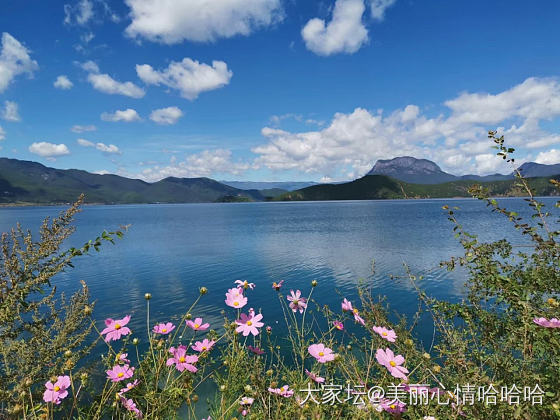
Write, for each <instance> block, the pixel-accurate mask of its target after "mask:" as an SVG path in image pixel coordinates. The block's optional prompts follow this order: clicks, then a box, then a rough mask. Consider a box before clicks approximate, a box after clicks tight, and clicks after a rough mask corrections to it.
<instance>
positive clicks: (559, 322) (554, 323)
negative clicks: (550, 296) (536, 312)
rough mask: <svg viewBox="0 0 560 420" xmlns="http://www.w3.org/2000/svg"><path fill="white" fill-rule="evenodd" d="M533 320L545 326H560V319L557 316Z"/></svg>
mask: <svg viewBox="0 0 560 420" xmlns="http://www.w3.org/2000/svg"><path fill="white" fill-rule="evenodd" d="M533 322H534V323H535V324H537V325H540V326H541V327H545V328H560V320H559V319H556V318H551V319H546V318H535V319H533Z"/></svg>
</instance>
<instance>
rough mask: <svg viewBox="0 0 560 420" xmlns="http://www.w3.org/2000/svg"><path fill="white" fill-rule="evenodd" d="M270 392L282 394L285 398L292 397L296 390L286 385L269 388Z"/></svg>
mask: <svg viewBox="0 0 560 420" xmlns="http://www.w3.org/2000/svg"><path fill="white" fill-rule="evenodd" d="M268 392H270V393H272V394H276V395H281V396H282V397H285V398H290V397H291V396H292V395H294V391H293V390H292V389H290V387H289V386H288V385H284V386H283V387H281V388H268Z"/></svg>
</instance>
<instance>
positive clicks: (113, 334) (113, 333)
mask: <svg viewBox="0 0 560 420" xmlns="http://www.w3.org/2000/svg"><path fill="white" fill-rule="evenodd" d="M128 321H130V315H127V316H125V317H124V318H123V319H116V320H114V319H111V318H107V319H106V320H105V325H106V326H107V327H106V328H105V329H104V330H103V331H101V335H105V334H107V335H106V336H105V341H107V342H109V341H111V340H118V339H120V338H121V337H122V336H123V335H127V334H130V333H131V332H132V331H130V328H128V327H125V325H126V324H128Z"/></svg>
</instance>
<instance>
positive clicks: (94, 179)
mask: <svg viewBox="0 0 560 420" xmlns="http://www.w3.org/2000/svg"><path fill="white" fill-rule="evenodd" d="M82 193H84V194H85V195H86V202H88V203H103V204H129V203H202V202H214V201H223V198H224V197H230V199H229V200H230V201H234V200H238V201H262V200H265V196H264V195H263V194H261V193H260V192H259V191H257V190H247V191H246V190H240V189H238V188H234V187H230V186H229V185H224V184H221V183H219V182H217V181H214V180H212V179H209V178H173V177H169V178H165V179H163V180H161V181H158V182H154V183H148V182H144V181H142V180H139V179H129V178H124V177H121V176H117V175H97V174H92V173H89V172H86V171H81V170H76V169H68V170H61V169H53V168H48V167H46V166H44V165H41V164H40V163H36V162H29V161H23V160H17V159H7V158H0V203H2V204H10V203H12V204H13V203H15V204H17V203H31V204H54V203H68V202H73V201H74V200H75V199H76V198H77V197H78V196H79V195H80V194H82Z"/></svg>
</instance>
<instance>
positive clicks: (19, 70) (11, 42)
mask: <svg viewBox="0 0 560 420" xmlns="http://www.w3.org/2000/svg"><path fill="white" fill-rule="evenodd" d="M38 68H39V65H38V64H37V62H36V61H35V60H32V59H31V57H30V56H29V50H28V49H27V48H25V47H24V46H23V45H22V44H21V43H20V42H19V41H18V40H17V39H15V38H14V37H13V36H11V35H10V34H9V33H7V32H4V33H3V34H2V51H1V53H0V93H2V92H3V91H4V90H6V88H7V87H8V85H9V84H10V82H11V81H12V80H13V79H14V78H15V77H16V76H17V75H19V74H24V73H25V74H27V75H28V76H30V77H31V76H32V75H33V72H34V71H35V70H37V69H38Z"/></svg>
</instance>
